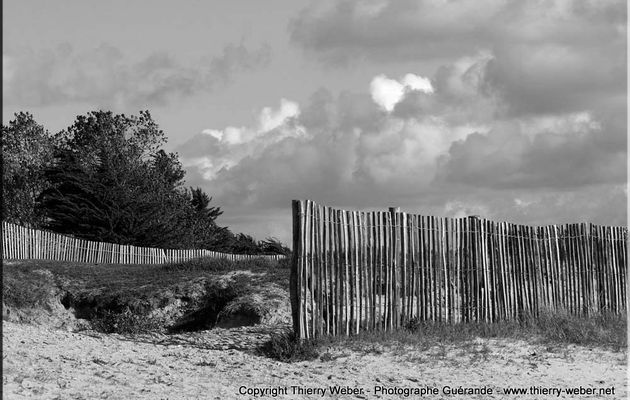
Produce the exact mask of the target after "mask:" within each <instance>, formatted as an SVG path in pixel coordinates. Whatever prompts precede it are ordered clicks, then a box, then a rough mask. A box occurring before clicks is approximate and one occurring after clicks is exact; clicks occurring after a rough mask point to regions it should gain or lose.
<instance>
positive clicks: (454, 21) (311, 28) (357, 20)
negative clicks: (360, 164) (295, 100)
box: [289, 0, 627, 116]
mask: <svg viewBox="0 0 630 400" xmlns="http://www.w3.org/2000/svg"><path fill="white" fill-rule="evenodd" d="M626 26H627V5H626V2H624V1H621V0H614V1H607V2H585V1H578V0H575V1H571V0H570V1H560V0H557V1H527V2H523V1H507V2H506V1H494V0H488V1H477V0H463V1H456V2H450V1H447V2H445V1H437V0H423V1H416V0H400V1H388V0H383V1H373V2H365V1H359V0H340V1H333V2H332V4H331V2H327V3H326V5H324V6H322V5H321V3H320V2H317V3H316V4H314V5H311V6H310V7H308V8H307V9H305V10H303V11H302V13H300V14H299V15H298V16H297V17H296V18H295V19H294V20H293V22H292V23H291V24H290V26H289V31H290V33H291V38H292V42H293V43H294V44H296V45H298V46H300V47H301V48H303V49H305V50H306V51H307V52H308V53H309V54H312V55H314V56H315V57H317V58H319V59H321V60H322V61H324V62H327V63H332V64H352V63H353V62H362V61H366V60H367V61H371V62H381V63H387V62H391V63H399V62H404V61H427V60H435V59H439V60H442V61H447V63H451V62H452V61H453V60H455V59H460V58H461V57H463V56H473V55H475V54H480V53H485V54H487V55H488V57H487V58H486V59H485V60H483V62H479V63H477V65H474V66H473V65H471V68H473V69H471V71H469V77H468V78H470V79H478V80H479V82H478V84H477V85H476V86H478V87H479V88H481V89H483V90H485V91H486V92H488V93H493V94H499V95H500V97H501V99H502V101H503V102H504V105H503V108H504V110H502V111H504V112H507V113H510V114H511V115H513V116H519V115H525V114H552V113H566V112H572V111H581V110H593V108H594V107H595V106H596V105H599V104H603V103H606V102H609V101H611V99H613V98H615V99H617V100H616V101H621V102H624V104H625V101H626V100H625V98H626V96H625V94H626V87H627V74H626V72H627V46H626V44H627V27H626ZM455 67H456V68H457V66H455ZM446 68H452V67H446ZM443 74H446V75H451V71H443ZM463 78H466V77H463ZM440 84H446V86H448V82H445V81H444V80H442V79H441V73H440V72H438V74H437V75H436V86H439V85H440ZM442 89H444V87H442ZM438 92H440V93H441V94H442V96H444V100H447V101H449V102H450V104H451V106H456V101H457V98H458V96H455V97H453V96H448V91H447V90H438Z"/></svg>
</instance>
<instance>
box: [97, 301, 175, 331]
mask: <svg viewBox="0 0 630 400" xmlns="http://www.w3.org/2000/svg"><path fill="white" fill-rule="evenodd" d="M91 324H92V328H93V329H94V330H96V331H99V332H103V333H124V334H137V333H145V332H151V331H157V330H160V329H161V328H162V326H161V324H160V323H159V321H156V320H154V319H152V318H149V317H148V316H146V315H139V314H135V313H134V312H133V311H131V309H130V308H129V307H127V308H125V309H124V310H123V311H122V312H114V311H109V310H107V311H104V312H103V313H102V314H101V315H99V316H98V317H96V318H94V319H92V320H91Z"/></svg>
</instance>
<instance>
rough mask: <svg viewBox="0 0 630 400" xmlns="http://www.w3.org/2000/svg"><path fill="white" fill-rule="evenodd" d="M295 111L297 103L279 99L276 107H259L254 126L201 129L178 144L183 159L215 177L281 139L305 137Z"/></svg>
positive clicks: (298, 112)
mask: <svg viewBox="0 0 630 400" xmlns="http://www.w3.org/2000/svg"><path fill="white" fill-rule="evenodd" d="M299 115H300V108H299V106H298V104H297V103H295V102H293V101H290V100H286V99H281V100H280V106H279V107H278V109H277V110H274V109H272V108H271V107H265V108H263V109H262V110H261V111H260V113H259V115H258V121H257V124H256V126H253V127H245V126H243V127H234V126H228V127H226V128H224V129H213V128H208V129H204V130H203V131H202V132H201V133H200V134H197V135H196V136H194V137H193V138H192V139H190V140H189V141H188V142H187V143H185V144H183V145H182V146H181V147H180V151H181V152H182V156H183V157H184V158H183V160H184V163H185V165H187V166H195V167H196V168H198V169H199V171H200V173H201V175H202V176H203V177H204V179H207V180H212V179H217V178H218V176H219V175H220V174H222V173H227V171H229V170H230V169H231V168H234V167H235V166H237V165H238V164H239V163H241V162H243V160H244V159H246V158H256V157H258V155H259V154H261V153H264V152H265V151H266V149H267V148H268V147H271V146H275V145H276V144H277V143H278V142H281V141H283V140H284V139H287V138H302V137H305V136H306V132H305V130H304V128H303V127H302V126H301V125H299V124H297V123H296V119H297V117H298V116H299Z"/></svg>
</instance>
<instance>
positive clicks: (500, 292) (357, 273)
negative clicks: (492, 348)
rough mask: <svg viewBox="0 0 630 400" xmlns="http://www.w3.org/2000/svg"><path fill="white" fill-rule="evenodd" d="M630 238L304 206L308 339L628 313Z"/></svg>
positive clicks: (299, 244)
mask: <svg viewBox="0 0 630 400" xmlns="http://www.w3.org/2000/svg"><path fill="white" fill-rule="evenodd" d="M627 242H628V231H627V228H626V227H611V226H598V225H593V224H587V223H582V224H568V225H549V226H538V227H533V226H523V225H515V224H511V223H507V222H493V221H489V220H486V219H483V218H478V217H468V218H439V217H430V216H420V215H412V214H407V213H404V212H400V211H399V210H398V209H390V210H389V211H386V212H381V211H375V212H361V211H345V210H339V209H333V208H330V207H323V206H320V205H317V204H315V203H314V202H312V201H310V200H306V201H298V200H294V201H293V249H294V253H293V254H294V259H293V266H292V270H291V301H292V310H293V318H294V329H295V330H296V333H298V334H299V335H300V337H302V338H308V337H313V336H318V335H349V334H355V333H358V332H359V331H360V330H377V329H384V330H391V329H396V328H398V327H401V326H404V325H405V324H406V323H408V322H409V321H410V320H412V319H417V320H419V321H442V322H449V323H457V322H466V321H483V322H494V321H499V320H512V319H519V318H522V317H524V316H534V317H536V316H537V315H538V314H539V313H540V312H542V311H544V310H547V311H550V312H562V313H570V314H583V315H593V314H598V313H602V312H613V313H622V312H625V310H626V307H627V304H626V279H627V278H626V277H627V259H626V254H627V252H626V251H627Z"/></svg>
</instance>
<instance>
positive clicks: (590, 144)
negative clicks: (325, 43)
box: [178, 50, 627, 240]
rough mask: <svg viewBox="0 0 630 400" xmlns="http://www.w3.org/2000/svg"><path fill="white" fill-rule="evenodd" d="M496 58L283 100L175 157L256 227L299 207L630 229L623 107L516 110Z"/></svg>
mask: <svg viewBox="0 0 630 400" xmlns="http://www.w3.org/2000/svg"><path fill="white" fill-rule="evenodd" d="M495 59H496V56H495V55H494V54H493V53H492V52H490V51H489V50H482V51H479V52H476V53H473V54H471V55H467V56H464V57H461V58H459V59H456V60H454V61H453V62H451V63H446V64H444V65H442V66H440V67H438V68H437V69H436V71H435V73H434V74H433V75H432V76H430V77H427V78H424V77H421V76H419V75H415V74H412V73H409V74H407V75H403V77H402V78H401V79H399V80H395V79H391V78H388V77H387V76H386V75H385V74H376V75H375V76H374V77H373V78H372V79H371V80H369V81H368V82H366V85H365V90H364V91H362V92H358V93H352V92H341V93H339V94H338V95H333V94H332V93H331V92H329V91H328V90H326V89H320V90H318V91H316V92H315V93H313V95H312V96H311V98H310V99H309V100H308V101H306V102H304V104H297V103H295V102H292V101H288V100H281V101H280V104H279V105H277V106H276V107H264V108H262V109H261V110H260V113H259V115H258V118H257V119H256V120H255V121H253V122H252V124H251V126H242V127H226V128H210V129H208V130H205V131H204V132H203V133H200V134H198V135H196V136H195V137H194V138H192V139H191V140H190V141H189V142H188V143H186V144H184V145H183V146H181V147H180V148H179V149H178V151H179V152H180V154H181V156H182V159H183V161H184V165H185V166H186V168H187V170H188V171H189V174H188V176H189V178H190V183H192V184H194V185H198V186H202V187H206V188H207V190H208V192H209V193H211V194H212V195H213V196H214V198H215V199H216V201H217V204H219V205H222V206H224V205H225V207H228V208H229V209H230V210H232V211H230V212H231V213H236V214H238V215H244V214H246V215H251V216H252V218H255V215H256V214H257V213H261V214H264V215H267V214H268V213H269V214H273V215H276V216H277V219H276V221H280V220H283V221H286V220H287V217H286V215H285V217H282V218H281V216H282V215H283V214H282V210H285V211H284V212H285V213H288V211H287V210H288V207H289V204H290V200H291V199H313V200H315V201H317V202H320V203H322V204H327V205H331V206H337V207H345V208H350V209H360V208H378V209H382V208H384V207H387V206H400V207H402V208H403V209H405V210H407V211H410V212H415V213H419V214H423V215H442V216H463V215H464V214H467V215H470V214H475V215H481V216H484V217H487V218H493V219H497V220H508V221H512V222H517V223H539V224H547V223H559V221H564V222H571V221H577V220H581V219H588V220H591V221H593V222H597V223H603V224H621V223H622V222H623V221H625V217H626V214H625V207H624V208H620V205H621V204H622V203H623V200H624V199H626V198H627V192H624V191H623V190H620V189H619V188H620V187H623V186H624V183H625V182H626V179H627V176H626V169H625V168H624V166H625V165H626V159H627V154H626V141H627V138H626V136H625V135H626V126H625V110H624V109H623V108H622V107H620V106H619V104H618V103H617V102H612V103H609V104H608V105H606V106H601V107H599V108H594V109H581V110H575V111H567V112H547V113H524V114H522V115H514V114H513V113H512V112H511V111H510V110H509V107H506V106H509V102H506V100H505V96H506V93H505V92H502V91H500V90H497V88H496V87H494V86H493V84H492V82H491V80H489V79H488V75H489V74H490V72H491V71H490V70H491V68H492V67H491V65H492V63H493V62H494V60H495ZM601 193H605V195H606V196H610V199H611V201H612V202H613V203H614V204H613V207H616V208H615V210H610V209H608V208H607V206H606V205H605V204H604V203H605V201H604V200H603V199H602V198H601V196H600V194H601ZM580 207H582V208H583V209H584V210H585V211H584V212H583V213H581V212H580V211H579V209H580ZM226 210H227V209H226ZM227 214H228V211H226V215H227ZM226 218H227V219H226V223H228V222H229V221H232V220H231V219H230V217H226ZM259 219H260V218H258V219H257V220H259ZM233 222H234V224H235V226H244V225H243V223H242V221H237V220H234V221H233ZM261 223H263V222H262V220H261ZM265 224H266V225H265V226H269V227H270V229H271V228H273V229H277V228H278V226H279V225H275V228H274V225H273V224H270V222H269V221H266V222H265ZM256 229H258V228H256ZM278 229H279V228H278ZM283 232H285V233H286V231H283ZM271 234H275V233H274V232H271ZM283 234H284V233H281V232H279V233H278V234H277V235H276V236H282V235H283ZM282 239H283V240H288V238H287V237H282Z"/></svg>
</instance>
